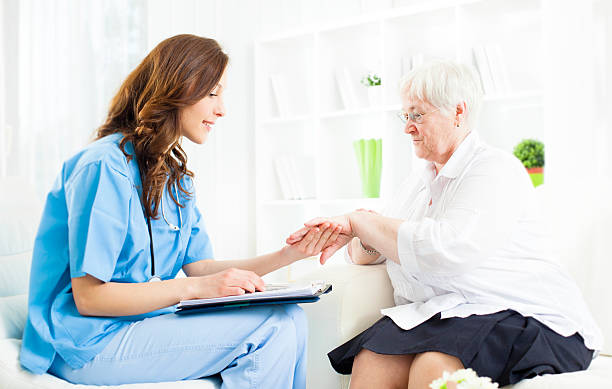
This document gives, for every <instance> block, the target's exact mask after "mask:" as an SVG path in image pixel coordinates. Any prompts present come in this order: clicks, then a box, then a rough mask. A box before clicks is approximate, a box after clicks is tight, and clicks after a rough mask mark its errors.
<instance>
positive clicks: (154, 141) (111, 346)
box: [21, 35, 339, 388]
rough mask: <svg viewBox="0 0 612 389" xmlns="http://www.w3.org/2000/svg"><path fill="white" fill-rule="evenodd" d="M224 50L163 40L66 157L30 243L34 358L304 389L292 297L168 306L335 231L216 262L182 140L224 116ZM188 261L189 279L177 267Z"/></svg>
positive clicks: (65, 368) (228, 285)
mask: <svg viewBox="0 0 612 389" xmlns="http://www.w3.org/2000/svg"><path fill="white" fill-rule="evenodd" d="M227 62H228V57H227V55H226V54H225V53H224V52H223V51H222V50H221V48H220V46H219V45H218V43H217V42H216V41H214V40H212V39H206V38H201V37H197V36H193V35H178V36H175V37H172V38H169V39H167V40H165V41H163V42H161V43H160V44H159V45H158V46H157V47H155V48H154V49H153V51H152V52H151V53H150V54H149V55H148V56H147V57H146V58H145V59H144V60H143V61H142V63H141V64H140V65H139V66H138V67H137V68H136V69H135V70H134V71H133V72H132V73H131V74H130V75H129V76H128V78H127V79H126V80H125V81H124V83H123V84H122V85H121V87H120V89H119V92H118V93H117V95H116V96H115V98H114V99H113V101H112V103H111V107H110V110H109V113H108V117H107V120H106V122H105V123H104V125H102V127H100V128H99V129H98V132H97V139H96V141H95V142H93V143H91V144H90V145H88V146H87V147H85V148H84V149H83V150H82V151H80V152H79V153H77V154H76V155H75V156H73V157H72V158H70V159H69V160H67V161H66V162H65V163H64V165H63V167H62V171H61V172H60V175H59V177H58V179H57V181H56V183H55V184H54V187H53V188H52V189H51V191H50V192H49V195H48V197H47V201H46V205H45V209H44V212H43V216H42V220H41V223H40V227H39V230H38V234H37V237H36V242H35V247H34V252H33V259H32V270H31V279H30V293H29V312H28V322H27V324H26V329H25V333H24V337H23V345H22V350H21V363H22V365H23V366H24V367H25V368H27V369H29V370H30V371H32V372H34V373H38V374H42V373H44V372H47V371H49V372H50V373H51V374H54V375H56V376H58V377H60V378H63V379H66V380H68V381H70V382H73V383H79V384H97V385H114V384H126V383H137V382H159V381H175V380H186V379H196V378H199V377H205V376H210V375H215V374H218V373H220V375H221V378H222V379H223V387H224V388H247V387H248V388H291V387H293V388H304V387H305V368H306V366H305V363H306V361H305V351H306V349H305V342H306V337H307V334H306V330H307V327H306V321H305V317H304V314H303V312H302V311H301V309H300V308H299V307H297V306H296V305H271V306H264V307H257V308H249V309H240V310H230V311H222V312H218V313H207V314H197V315H188V316H184V317H179V316H176V315H175V314H173V313H172V306H173V305H174V304H176V303H178V302H179V301H180V300H185V299H192V298H208V297H220V296H228V295H237V294H243V293H247V292H254V291H257V290H263V289H264V283H263V281H262V279H261V278H260V276H261V275H263V274H266V273H268V272H270V271H273V270H275V269H278V268H280V267H282V266H285V265H288V264H290V263H292V262H294V261H297V260H299V259H302V258H305V257H307V256H310V255H314V254H317V253H319V252H321V250H322V249H323V248H324V245H325V243H326V242H327V241H328V240H330V241H334V240H335V239H336V237H337V236H338V233H339V227H338V228H336V225H335V224H332V223H329V224H326V225H325V226H323V228H321V229H318V230H313V232H312V233H309V234H308V235H307V236H306V238H305V239H304V242H303V243H302V244H299V245H293V246H286V247H284V248H282V249H281V250H279V251H277V252H274V253H271V254H268V255H263V256H260V257H257V258H252V259H246V260H239V261H214V260H212V258H213V253H212V245H211V242H210V240H209V238H208V235H207V233H206V230H205V227H204V223H203V219H202V216H201V214H200V212H199V211H198V209H197V207H196V206H195V198H194V194H193V188H194V185H193V181H192V177H193V174H192V173H191V172H190V171H189V170H188V169H187V164H186V163H187V158H186V155H185V153H184V151H183V150H182V148H181V146H180V139H181V137H186V138H187V139H189V140H191V141H192V142H195V143H200V144H201V143H204V142H205V141H206V139H207V137H208V134H209V132H210V131H211V130H212V128H213V126H214V124H215V121H216V120H217V119H218V118H220V117H222V116H224V115H225V108H224V105H223V90H224V88H225V85H226V81H227V75H226V67H227ZM180 269H183V270H184V272H185V273H186V274H187V276H188V277H186V278H175V276H176V274H177V272H178V271H179V270H180ZM151 281H157V282H151Z"/></svg>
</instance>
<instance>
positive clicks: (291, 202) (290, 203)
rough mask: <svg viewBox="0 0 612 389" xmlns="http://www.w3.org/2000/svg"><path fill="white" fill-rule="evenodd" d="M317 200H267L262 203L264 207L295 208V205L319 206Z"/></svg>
mask: <svg viewBox="0 0 612 389" xmlns="http://www.w3.org/2000/svg"><path fill="white" fill-rule="evenodd" d="M317 203H318V200H316V199H302V200H266V201H263V202H262V203H261V205H262V206H264V207H272V206H279V205H280V206H287V205H288V206H293V205H312V204H317Z"/></svg>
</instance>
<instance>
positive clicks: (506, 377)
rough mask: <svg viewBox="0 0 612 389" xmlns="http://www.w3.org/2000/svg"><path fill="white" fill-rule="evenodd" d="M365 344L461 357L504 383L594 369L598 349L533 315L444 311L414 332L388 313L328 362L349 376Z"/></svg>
mask: <svg viewBox="0 0 612 389" xmlns="http://www.w3.org/2000/svg"><path fill="white" fill-rule="evenodd" d="M362 348H365V349H368V350H370V351H373V352H375V353H378V354H390V355H406V354H419V353H423V352H426V351H437V352H441V353H444V354H448V355H452V356H455V357H457V358H458V359H459V360H461V362H462V363H463V366H464V367H466V368H468V367H469V368H472V369H473V370H474V371H476V373H477V374H478V375H479V376H485V377H490V378H491V379H492V380H493V381H495V382H497V383H499V384H500V386H505V385H509V384H515V383H517V382H519V381H520V380H522V379H524V378H531V377H535V376H536V375H542V374H554V373H565V372H571V371H578V370H584V369H586V368H587V367H589V364H590V363H591V360H592V358H593V351H592V350H589V349H588V348H586V346H585V345H584V340H583V339H582V337H581V336H580V335H579V334H578V333H575V334H574V335H572V336H569V337H563V336H561V335H559V334H557V333H556V332H554V331H552V330H551V329H549V328H548V327H547V326H545V325H544V324H542V323H540V322H539V321H537V320H536V319H534V318H532V317H524V316H522V315H521V314H519V313H517V312H515V311H512V310H506V311H502V312H497V313H493V314H490V315H472V316H468V317H466V318H459V317H451V318H447V319H441V318H440V314H437V315H436V316H434V317H432V318H431V319H429V320H427V321H426V322H424V323H422V324H420V325H418V326H417V327H415V328H412V329H410V330H403V329H401V328H400V327H398V326H397V324H395V323H394V322H393V320H391V319H390V318H389V317H386V316H385V317H383V318H382V319H380V320H379V321H377V322H376V323H374V325H372V326H371V327H370V328H368V329H367V330H365V331H364V332H362V333H361V334H359V335H357V336H356V337H354V338H353V339H351V340H349V341H348V342H346V343H345V344H343V345H342V346H340V347H338V348H336V349H334V350H332V351H331V352H330V353H329V354H328V357H329V360H330V362H331V364H332V366H333V368H334V369H335V370H336V371H337V372H338V373H341V374H350V373H351V370H352V368H353V360H354V359H355V357H356V356H357V354H358V353H359V352H360V351H361V349H362Z"/></svg>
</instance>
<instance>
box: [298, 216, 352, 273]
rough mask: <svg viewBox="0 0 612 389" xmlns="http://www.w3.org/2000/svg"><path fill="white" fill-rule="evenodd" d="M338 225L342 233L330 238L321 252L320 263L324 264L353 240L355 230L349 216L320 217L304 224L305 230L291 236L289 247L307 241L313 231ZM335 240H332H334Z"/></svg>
mask: <svg viewBox="0 0 612 389" xmlns="http://www.w3.org/2000/svg"><path fill="white" fill-rule="evenodd" d="M327 224H329V225H332V224H333V225H337V226H339V227H340V231H339V233H338V234H335V235H334V236H330V238H329V239H327V242H326V243H325V244H324V245H323V249H322V251H321V256H320V258H319V261H320V262H321V264H324V263H325V262H326V261H327V260H328V259H329V258H330V257H331V256H332V255H333V254H334V253H335V252H336V251H338V250H339V249H340V248H342V246H344V245H345V244H347V243H348V242H349V241H350V240H351V239H352V238H353V230H352V228H351V223H350V220H349V217H348V215H340V216H334V217H327V218H323V217H319V218H315V219H312V220H309V221H307V222H306V223H304V226H305V227H304V228H301V229H299V230H297V231H296V232H294V233H293V234H291V235H290V236H289V237H288V238H287V240H286V242H287V244H289V245H295V244H298V243H299V242H301V241H302V240H303V239H305V237H306V236H308V234H310V233H311V231H312V230H315V229H317V228H320V227H321V226H323V225H327ZM334 237H335V239H332V238H334Z"/></svg>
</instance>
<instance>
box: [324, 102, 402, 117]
mask: <svg viewBox="0 0 612 389" xmlns="http://www.w3.org/2000/svg"><path fill="white" fill-rule="evenodd" d="M401 108H402V106H401V105H400V104H393V105H381V106H376V107H368V108H358V109H342V110H338V111H332V112H326V113H323V114H321V119H333V118H342V117H348V116H358V115H369V114H373V113H383V112H389V111H399V110H400V109H401Z"/></svg>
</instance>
